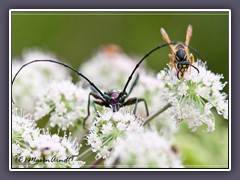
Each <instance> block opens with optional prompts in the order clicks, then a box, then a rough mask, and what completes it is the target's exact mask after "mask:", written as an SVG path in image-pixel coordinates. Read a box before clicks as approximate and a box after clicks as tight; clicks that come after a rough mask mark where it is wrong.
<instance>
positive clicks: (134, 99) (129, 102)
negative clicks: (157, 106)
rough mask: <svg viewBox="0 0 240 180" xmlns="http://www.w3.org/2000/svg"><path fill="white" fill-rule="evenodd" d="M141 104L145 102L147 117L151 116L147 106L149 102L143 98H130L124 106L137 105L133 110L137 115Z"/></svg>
mask: <svg viewBox="0 0 240 180" xmlns="http://www.w3.org/2000/svg"><path fill="white" fill-rule="evenodd" d="M139 102H144V105H145V109H146V114H147V116H148V115H149V112H148V106H147V102H146V100H145V99H143V98H136V97H135V98H130V99H128V100H127V101H126V102H125V103H124V104H123V106H129V105H133V104H135V106H134V110H133V114H136V111H137V105H138V103H139Z"/></svg>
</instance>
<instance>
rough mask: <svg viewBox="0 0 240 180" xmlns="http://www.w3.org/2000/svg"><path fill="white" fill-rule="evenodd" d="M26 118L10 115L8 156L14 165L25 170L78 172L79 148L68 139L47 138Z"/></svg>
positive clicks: (14, 112) (15, 113) (53, 136)
mask: <svg viewBox="0 0 240 180" xmlns="http://www.w3.org/2000/svg"><path fill="white" fill-rule="evenodd" d="M29 117H30V116H28V115H27V116H25V115H23V114H22V115H19V113H18V110H17V109H14V110H13V115H12V126H13V131H12V137H13V144H12V156H13V162H14V165H15V166H17V167H27V168H68V167H71V168H80V167H82V166H83V165H84V162H82V161H79V160H77V157H75V156H77V155H78V153H79V150H80V146H79V145H78V144H77V142H76V140H73V141H72V137H71V135H69V136H67V135H66V134H65V135H64V136H63V137H60V136H59V135H57V134H53V135H50V134H49V133H48V132H46V133H45V132H44V130H40V129H39V128H36V124H35V121H33V120H31V119H30V118H29Z"/></svg>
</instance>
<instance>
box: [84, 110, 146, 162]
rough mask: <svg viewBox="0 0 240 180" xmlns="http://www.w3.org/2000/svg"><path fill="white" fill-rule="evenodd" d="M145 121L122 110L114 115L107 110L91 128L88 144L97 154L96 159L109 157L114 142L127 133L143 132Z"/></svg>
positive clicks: (97, 118)
mask: <svg viewBox="0 0 240 180" xmlns="http://www.w3.org/2000/svg"><path fill="white" fill-rule="evenodd" d="M142 125H143V120H142V119H141V118H137V117H135V116H134V115H133V114H132V113H130V112H127V111H126V109H125V108H122V109H121V110H119V111H118V112H115V113H113V112H112V110H110V109H106V110H105V112H104V113H103V114H101V115H100V117H96V119H95V121H94V122H93V124H92V125H91V126H90V128H89V134H88V135H87V144H88V145H90V146H91V148H92V151H93V152H97V155H96V159H99V158H103V159H105V158H106V157H108V156H109V153H110V151H111V149H112V148H113V144H114V141H115V140H116V139H117V138H119V137H122V136H124V135H125V133H126V132H138V133H140V132H143V126H142Z"/></svg>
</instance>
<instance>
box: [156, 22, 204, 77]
mask: <svg viewBox="0 0 240 180" xmlns="http://www.w3.org/2000/svg"><path fill="white" fill-rule="evenodd" d="M160 32H161V34H162V36H163V39H164V40H165V41H166V42H167V43H168V44H169V47H170V49H171V51H172V54H168V57H169V59H170V66H171V67H172V68H173V67H175V69H176V71H177V78H178V79H180V78H179V74H180V76H181V77H184V73H185V72H186V71H187V70H188V68H189V66H192V67H193V68H194V69H196V70H197V71H198V73H199V70H198V68H196V67H195V66H194V65H192V64H193V63H194V57H193V54H192V53H189V49H191V50H194V49H192V48H191V47H189V42H190V39H191V36H192V26H191V25H188V28H187V34H186V41H185V44H183V43H181V42H179V43H174V42H172V41H171V40H170V38H169V36H168V34H167V33H166V31H165V30H164V29H163V28H161V29H160ZM194 51H195V52H196V50H194ZM196 53H197V52H196ZM197 54H198V53H197ZM198 56H200V55H199V54H198Z"/></svg>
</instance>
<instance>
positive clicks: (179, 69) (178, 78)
mask: <svg viewBox="0 0 240 180" xmlns="http://www.w3.org/2000/svg"><path fill="white" fill-rule="evenodd" d="M181 69H182V68H181ZM181 69H179V70H178V71H177V78H178V79H179V80H180V78H179V73H180V70H181Z"/></svg>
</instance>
